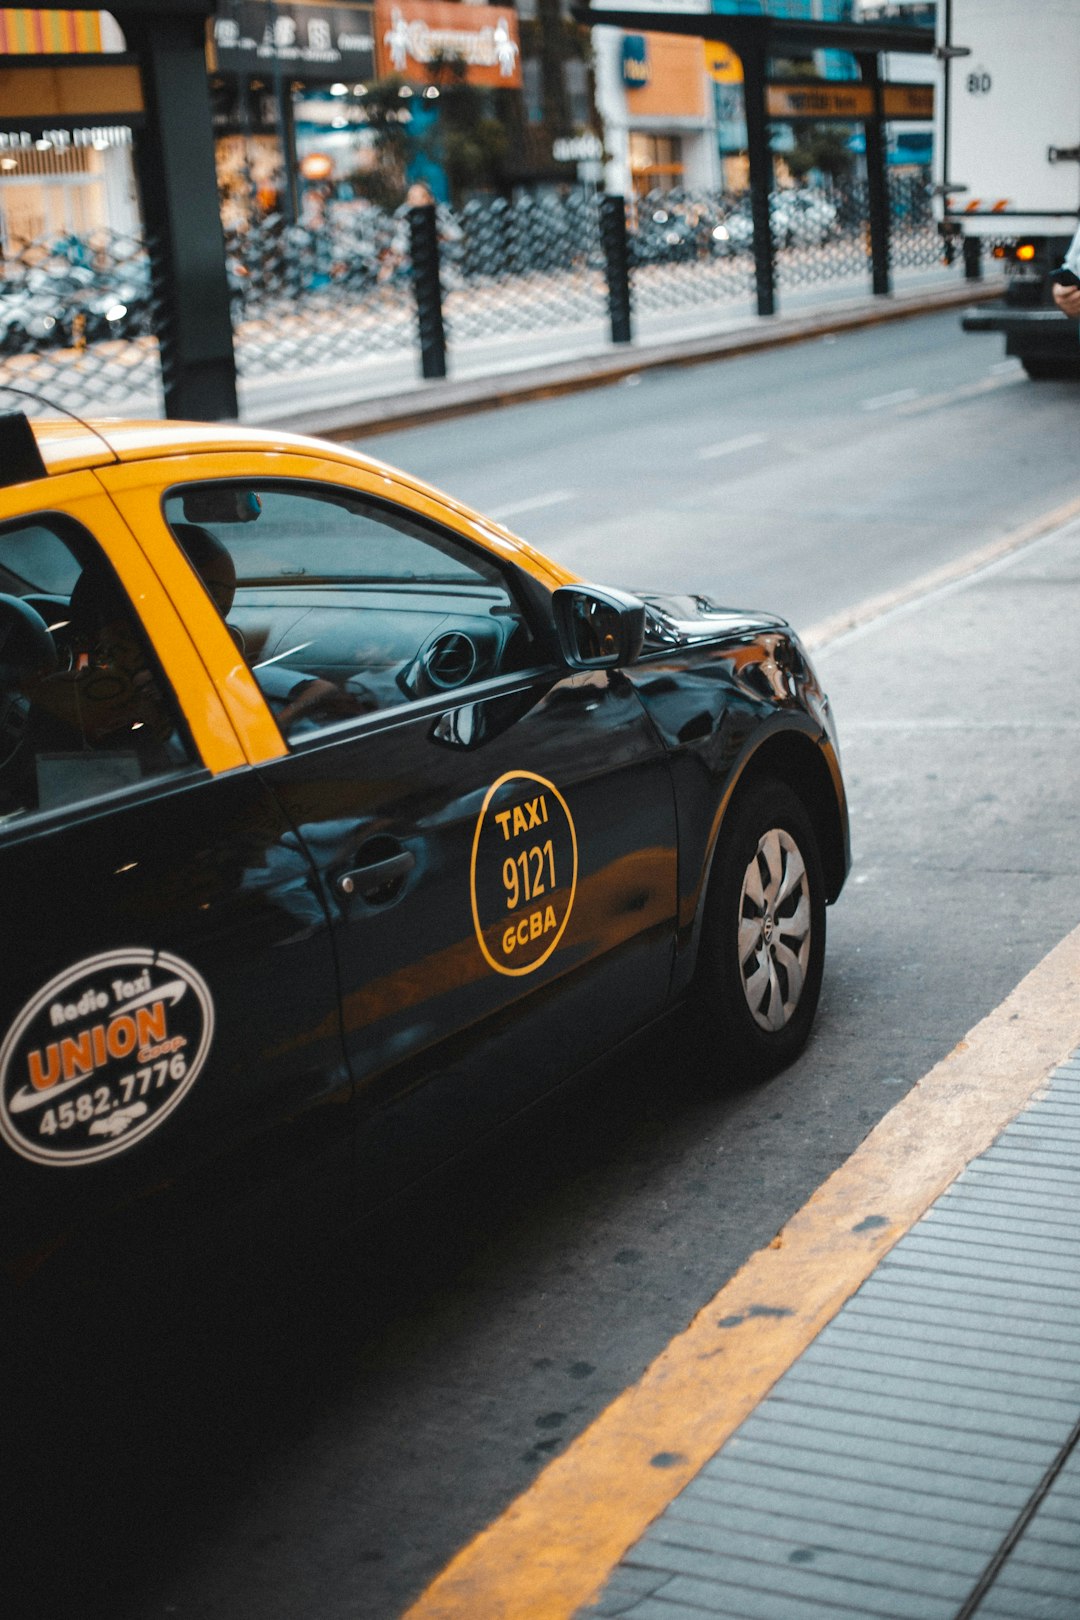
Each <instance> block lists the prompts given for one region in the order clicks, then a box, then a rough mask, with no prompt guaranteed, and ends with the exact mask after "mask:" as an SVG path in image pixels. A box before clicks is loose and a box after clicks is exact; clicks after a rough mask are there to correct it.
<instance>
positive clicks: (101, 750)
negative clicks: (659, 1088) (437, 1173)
mask: <svg viewBox="0 0 1080 1620" xmlns="http://www.w3.org/2000/svg"><path fill="white" fill-rule="evenodd" d="M848 865H849V839H848V820H847V809H846V802H845V795H844V788H843V782H842V778H841V772H840V765H839V757H838V749H837V741H836V731H835V727H834V722H833V718H832V715H831V713H830V709H829V704H828V701H827V699H826V697H825V694H824V693H823V691H822V689H821V686H820V685H819V682H818V679H817V677H816V675H815V673H814V670H813V668H812V666H811V664H810V662H809V660H808V658H807V655H806V653H805V651H804V650H803V648H802V646H801V645H800V643H799V641H798V639H797V637H796V636H795V634H794V633H793V632H792V630H791V629H790V628H789V627H788V625H787V624H786V623H785V622H784V621H783V620H781V619H779V618H776V617H774V616H770V615H767V614H762V613H749V612H743V611H740V610H737V609H733V608H728V607H721V606H717V605H715V604H714V603H712V602H710V601H708V600H706V599H704V598H702V597H677V598H676V597H669V596H664V595H662V594H655V595H654V594H644V595H640V594H639V595H631V594H629V593H628V592H626V591H624V590H621V589H612V588H607V587H600V586H596V585H593V584H590V583H586V582H585V581H582V580H580V579H578V578H576V577H575V576H574V575H573V574H571V573H570V572H568V571H567V570H566V569H565V568H562V567H560V566H559V565H558V564H556V563H554V562H552V561H550V560H549V559H547V558H546V557H544V556H542V555H540V553H538V552H537V551H535V550H534V549H533V548H532V547H530V546H529V545H527V544H526V543H525V542H524V541H522V540H520V539H517V538H515V537H514V536H513V535H512V534H510V533H509V532H508V531H507V530H506V529H504V528H502V527H501V526H499V525H497V524H495V523H492V522H490V521H488V520H486V519H485V518H483V517H482V516H480V515H479V514H477V513H476V512H473V511H470V510H469V509H468V508H466V507H465V506H463V505H461V504H459V503H458V502H456V501H455V500H453V499H451V498H450V497H449V496H447V495H444V494H441V493H439V492H438V491H436V490H434V489H432V488H430V487H428V486H427V485H426V484H423V483H421V482H420V481H419V480H417V479H415V478H412V477H410V476H409V475H408V474H406V473H403V472H399V471H396V470H394V469H393V468H391V467H388V466H385V465H383V464H381V463H380V462H378V461H376V460H373V459H371V458H369V457H367V456H363V455H360V454H357V453H355V452H353V451H351V450H348V449H345V448H343V447H340V446H337V445H333V444H329V443H322V442H320V441H318V440H314V439H306V438H301V437H299V436H295V435H289V434H285V433H276V432H275V433H271V432H260V431H256V430H254V429H249V428H246V427H241V426H236V425H216V424H201V423H175V422H169V423H164V422H114V421H110V422H98V423H88V424H84V423H76V422H75V421H72V422H66V421H51V420H48V421H35V422H33V423H31V422H30V421H29V419H28V418H27V417H26V416H24V415H22V414H21V413H12V414H8V415H6V416H4V417H0V874H2V878H0V893H2V895H3V901H2V906H3V923H4V941H5V944H4V972H3V977H2V982H0V1209H2V1223H0V1230H2V1232H3V1240H2V1244H3V1255H2V1258H3V1264H4V1265H5V1266H6V1267H7V1268H8V1269H9V1270H15V1269H18V1268H19V1267H20V1266H21V1267H25V1266H26V1264H27V1263H28V1257H31V1256H34V1255H38V1254H41V1253H43V1252H44V1251H45V1250H47V1249H48V1248H50V1246H54V1245H56V1244H58V1243H60V1242H61V1241H62V1240H63V1239H64V1238H65V1237H66V1236H68V1235H71V1234H84V1233H85V1232H86V1231H87V1230H90V1229H92V1228H93V1227H94V1224H95V1223H96V1222H98V1221H99V1220H101V1219H102V1218H104V1217H109V1218H113V1217H115V1215H116V1212H117V1211H121V1212H123V1211H125V1210H130V1209H131V1207H132V1204H133V1201H135V1200H140V1201H141V1200H142V1199H143V1196H144V1195H146V1194H148V1193H150V1192H155V1191H160V1190H162V1189H168V1188H176V1187H178V1186H183V1185H185V1184H195V1183H197V1184H198V1185H199V1186H200V1187H203V1188H210V1189H214V1188H216V1189H217V1190H219V1191H222V1192H223V1193H225V1194H228V1195H229V1196H232V1195H234V1194H235V1193H236V1192H237V1191H238V1190H240V1189H246V1188H249V1187H254V1186H262V1187H267V1186H270V1187H276V1186H280V1185H281V1184H283V1183H285V1182H289V1183H293V1182H295V1183H296V1184H297V1185H298V1186H301V1185H302V1186H303V1187H305V1188H306V1187H308V1186H310V1185H314V1184H316V1183H320V1182H322V1180H323V1179H324V1178H331V1177H333V1178H339V1177H341V1176H344V1178H345V1183H346V1184H347V1186H348V1187H349V1189H350V1197H351V1198H352V1199H353V1200H354V1201H355V1203H356V1205H357V1207H358V1208H360V1207H366V1206H367V1205H374V1204H376V1203H378V1202H379V1201H381V1200H383V1199H384V1198H386V1197H387V1196H388V1195H390V1194H392V1193H393V1192H395V1191H396V1190H398V1189H400V1188H401V1187H402V1186H404V1185H405V1184H406V1183H407V1182H409V1181H410V1180H412V1179H414V1178H416V1177H418V1176H420V1175H422V1174H424V1173H425V1172H427V1171H429V1170H431V1169H433V1168H434V1167H435V1166H437V1165H438V1164H439V1163H440V1162H441V1161H443V1160H444V1159H446V1158H447V1157H448V1156H450V1155H452V1154H454V1153H455V1152H457V1151H459V1150H460V1149H461V1148H462V1147H464V1146H465V1145H466V1144H468V1143H469V1142H471V1141H474V1140H475V1139H476V1138H477V1137H478V1136H480V1135H481V1134H483V1133H485V1132H487V1131H489V1130H491V1129H492V1128H494V1127H497V1126H499V1125H500V1124H501V1123H502V1122H504V1121H506V1120H507V1119H508V1118H509V1117H510V1116H512V1115H514V1114H516V1113H517V1112H519V1111H520V1110H522V1109H524V1108H525V1107H526V1106H527V1105H529V1104H530V1103H532V1102H534V1101H535V1100H536V1099H537V1098H538V1097H539V1096H540V1095H541V1094H543V1093H544V1092H546V1091H549V1090H551V1089H552V1088H553V1087H555V1086H557V1085H558V1084H560V1083H562V1082H564V1081H566V1080H567V1079H568V1077H570V1076H571V1075H572V1074H574V1073H576V1072H577V1071H579V1070H581V1069H582V1068H584V1067H585V1066H587V1065H589V1064H590V1063H592V1062H593V1061H595V1060H597V1059H598V1058H600V1057H601V1056H602V1055H604V1054H605V1053H608V1052H610V1051H611V1049H612V1048H613V1047H614V1046H615V1045H616V1043H618V1042H620V1041H622V1040H623V1039H625V1038H626V1037H628V1036H631V1035H633V1034H634V1033H635V1032H636V1031H638V1030H640V1029H642V1028H643V1027H645V1026H646V1025H648V1024H649V1023H651V1022H652V1021H654V1020H656V1019H658V1018H660V1017H661V1016H662V1015H664V1014H667V1013H670V1012H672V1011H673V1010H675V1009H678V1008H685V1009H686V1010H687V1014H688V1015H690V1014H692V1016H693V1017H695V1018H696V1019H699V1020H701V1022H702V1026H703V1028H704V1030H705V1031H706V1033H707V1040H706V1041H705V1042H704V1043H703V1051H705V1052H706V1053H707V1061H708V1062H710V1063H711V1064H713V1065H714V1066H715V1069H716V1073H717V1076H718V1077H719V1078H725V1077H738V1078H743V1077H746V1078H757V1077H760V1076H763V1075H767V1074H769V1073H772V1072H775V1071H776V1070H777V1069H779V1068H780V1067H782V1066H784V1065H785V1064H787V1063H789V1062H790V1061H791V1060H792V1059H793V1058H794V1057H795V1056H796V1054H797V1053H798V1052H799V1051H800V1050H801V1048H802V1047H803V1045H804V1043H805V1041H806V1039H807V1036H808V1034H809V1031H810V1027H811V1023H812V1021H813V1018H814V1012H815V1008H816V1004H817V1000H818V992H819V987H820V984H821V977H822V969H823V963H824V953H825V908H826V905H827V904H829V903H831V902H832V901H834V900H835V899H836V898H837V896H838V895H839V893H840V891H841V888H842V886H843V883H844V880H845V876H846V874H847V870H848Z"/></svg>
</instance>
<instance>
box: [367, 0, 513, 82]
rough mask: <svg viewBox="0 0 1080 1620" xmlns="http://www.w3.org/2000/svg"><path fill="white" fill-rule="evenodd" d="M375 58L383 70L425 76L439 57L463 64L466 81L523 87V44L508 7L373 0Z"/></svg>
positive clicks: (437, 0) (431, 0)
mask: <svg viewBox="0 0 1080 1620" xmlns="http://www.w3.org/2000/svg"><path fill="white" fill-rule="evenodd" d="M375 40H376V51H377V61H378V64H379V68H380V71H381V72H383V73H401V74H403V75H404V76H405V77H406V78H412V79H417V78H419V79H429V78H430V77H431V69H432V68H433V67H435V66H437V65H438V63H439V61H440V60H446V59H450V58H453V59H456V60H457V61H459V62H463V63H464V64H465V68H466V78H467V80H468V82H469V84H476V85H481V84H483V85H489V86H491V87H493V88H496V89H500V90H520V88H521V43H520V38H519V35H518V22H517V13H516V12H515V11H514V9H513V7H512V6H508V7H507V8H506V10H505V11H504V10H502V9H501V8H500V7H497V6H473V5H469V6H462V5H454V4H448V3H446V0H376V6H375Z"/></svg>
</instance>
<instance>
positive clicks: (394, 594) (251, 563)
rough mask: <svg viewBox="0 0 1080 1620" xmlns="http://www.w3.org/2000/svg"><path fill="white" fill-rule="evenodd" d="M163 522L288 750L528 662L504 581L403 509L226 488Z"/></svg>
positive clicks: (333, 492) (209, 491)
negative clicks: (346, 723) (307, 737)
mask: <svg viewBox="0 0 1080 1620" xmlns="http://www.w3.org/2000/svg"><path fill="white" fill-rule="evenodd" d="M164 510H165V518H166V521H167V522H168V524H169V526H170V528H171V530H172V533H173V535H174V536H175V537H176V539H177V541H178V542H179V544H180V545H181V546H182V547H183V549H184V550H185V552H186V553H187V556H188V559H189V561H190V562H191V564H192V567H193V568H194V569H195V572H196V573H197V574H198V575H199V576H200V578H201V579H202V581H203V583H204V585H205V586H206V588H207V590H208V592H209V594H210V595H211V597H212V598H213V600H214V602H215V603H216V605H217V607H218V609H219V611H220V612H221V614H222V616H223V617H224V618H225V621H226V623H227V625H228V627H229V630H230V632H231V633H232V635H233V638H234V640H235V641H236V643H237V645H238V647H239V648H240V650H241V652H242V653H243V655H244V657H245V659H246V660H247V663H248V665H249V667H250V669H251V671H252V674H253V675H254V677H255V679H256V681H257V682H258V685H259V687H260V689H261V691H262V693H263V696H264V697H265V698H266V701H267V703H268V704H269V706H270V708H271V710H272V711H273V713H274V715H275V717H276V719H277V722H278V725H279V727H280V728H281V731H282V733H283V735H284V736H285V737H286V738H287V739H290V740H295V739H298V738H299V737H300V736H302V735H304V734H306V733H310V732H312V731H317V730H321V729H323V728H324V727H326V726H328V725H333V724H335V723H337V722H340V721H342V720H348V719H351V718H355V717H358V716H362V715H365V714H370V713H374V712H375V711H378V710H382V709H386V708H388V707H391V706H394V705H397V704H402V703H407V702H410V701H414V700H416V699H417V698H422V697H430V696H434V695H438V694H440V693H442V692H450V691H453V690H456V689H457V688H458V687H462V686H466V685H469V684H472V683H474V682H476V681H481V680H486V679H490V678H491V677H493V676H496V675H500V674H504V673H507V672H509V671H512V670H515V669H521V668H523V667H525V666H526V665H527V664H528V663H531V662H532V661H533V654H532V648H533V643H532V638H531V635H530V632H529V629H528V626H527V623H526V620H525V616H524V614H523V613H522V611H521V609H520V607H519V605H518V603H517V601H516V600H515V598H514V595H513V593H512V591H511V589H510V586H509V583H508V581H507V579H506V577H505V575H504V574H503V573H502V571H501V570H500V569H499V567H498V566H497V565H496V564H495V563H494V562H493V561H491V560H490V559H488V558H486V557H485V556H484V555H483V554H482V553H481V552H480V551H479V550H476V551H474V550H472V549H471V548H470V547H468V546H467V545H466V544H465V543H464V542H461V541H459V540H457V539H456V537H454V536H452V535H449V534H446V533H444V532H443V531H441V530H439V529H437V528H435V527H434V526H429V525H427V524H425V523H423V522H421V521H420V520H418V519H416V518H415V517H413V516H412V515H411V514H410V513H408V512H406V511H404V510H402V509H401V508H396V507H393V506H391V505H389V504H383V503H381V502H376V501H372V500H366V499H364V498H363V497H360V496H356V495H353V494H351V493H349V492H348V491H344V490H341V489H337V488H329V487H327V486H324V485H317V484H299V483H297V484H293V485H291V486H290V485H284V484H282V483H274V482H270V481H266V482H261V481H260V482H251V483H246V482H245V483H239V482H236V481H230V482H227V483H226V482H220V483H212V484H197V485H188V486H186V487H185V488H182V489H177V490H174V491H172V492H171V493H170V494H169V495H168V496H167V497H166V500H165V508H164Z"/></svg>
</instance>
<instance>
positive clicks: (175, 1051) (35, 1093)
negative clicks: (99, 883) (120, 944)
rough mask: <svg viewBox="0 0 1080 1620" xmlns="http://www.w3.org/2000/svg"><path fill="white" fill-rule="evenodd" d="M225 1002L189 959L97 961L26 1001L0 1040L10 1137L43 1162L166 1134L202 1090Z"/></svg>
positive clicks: (120, 956)
mask: <svg viewBox="0 0 1080 1620" xmlns="http://www.w3.org/2000/svg"><path fill="white" fill-rule="evenodd" d="M213 1034H214V1003H213V1001H212V999H211V996H210V991H209V990H208V988H207V986H206V983H205V981H204V980H203V979H202V977H201V976H200V975H199V974H198V973H197V972H196V971H195V969H194V968H193V967H192V966H191V964H190V963H188V962H184V961H181V959H180V958H179V957H178V956H170V955H168V954H167V953H166V952H165V951H151V950H141V949H137V948H132V949H126V950H117V951H109V952H106V953H105V954H103V955H101V956H91V957H87V958H86V960H85V961H82V962H77V963H76V964H75V965H74V966H73V967H70V968H68V969H66V970H65V972H63V973H60V974H58V975H57V977H56V978H55V979H53V980H51V982H50V983H49V984H47V985H46V986H45V988H44V989H43V990H41V991H39V993H38V994H37V995H36V996H35V997H34V999H33V1000H32V1001H31V1002H28V1003H27V1005H26V1006H25V1007H24V1008H23V1010H22V1012H21V1013H20V1015H19V1017H18V1018H17V1020H16V1021H15V1023H14V1024H13V1025H12V1027H11V1029H10V1030H9V1031H8V1034H7V1036H6V1038H5V1040H4V1043H3V1045H2V1046H0V1136H2V1137H3V1139H4V1141H5V1142H7V1144H8V1146H9V1147H12V1148H14V1149H15V1152H16V1153H21V1154H22V1156H23V1158H24V1159H32V1160H33V1161H34V1162H35V1163H36V1164H60V1165H68V1164H93V1163H95V1162H97V1161H98V1160H100V1159H110V1158H112V1157H113V1156H114V1154H117V1153H123V1152H124V1151H125V1150H126V1149H127V1148H129V1147H133V1146H134V1145H135V1143H136V1142H140V1141H142V1139H143V1138H144V1137H146V1136H149V1134H150V1132H151V1131H155V1130H157V1128H158V1126H159V1125H160V1124H161V1123H162V1121H163V1120H164V1119H166V1118H167V1117H168V1115H169V1114H171V1113H172V1111H173V1109H174V1108H175V1107H176V1106H177V1104H178V1103H179V1102H180V1101H181V1100H182V1098H183V1097H184V1096H186V1094H187V1093H188V1092H189V1091H190V1090H191V1087H192V1086H193V1085H194V1083H195V1081H196V1079H197V1078H198V1076H199V1072H200V1070H201V1069H202V1067H203V1065H204V1064H205V1062H206V1057H207V1053H208V1052H209V1050H210V1043H211V1041H212V1039H213Z"/></svg>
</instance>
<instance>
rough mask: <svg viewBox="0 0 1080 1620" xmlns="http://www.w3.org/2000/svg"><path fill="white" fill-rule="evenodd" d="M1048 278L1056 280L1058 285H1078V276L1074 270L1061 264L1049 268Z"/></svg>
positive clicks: (1079, 284) (1079, 281) (1079, 279)
mask: <svg viewBox="0 0 1080 1620" xmlns="http://www.w3.org/2000/svg"><path fill="white" fill-rule="evenodd" d="M1050 280H1051V281H1056V282H1057V284H1058V286H1059V287H1080V276H1078V275H1077V274H1076V271H1075V270H1067V269H1066V268H1065V266H1064V265H1063V264H1062V265H1059V266H1058V268H1057V269H1056V270H1051V272H1050Z"/></svg>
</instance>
